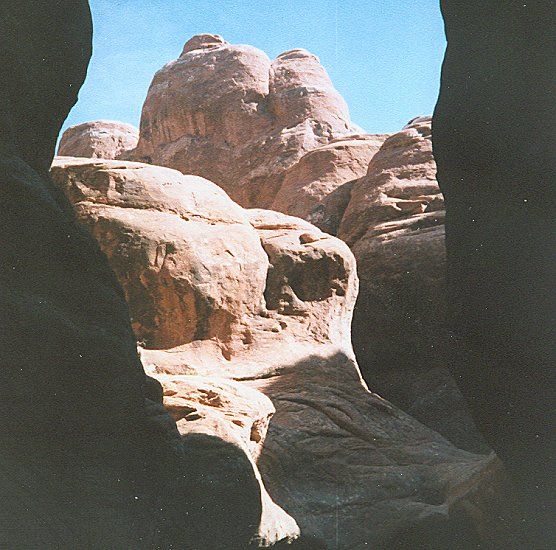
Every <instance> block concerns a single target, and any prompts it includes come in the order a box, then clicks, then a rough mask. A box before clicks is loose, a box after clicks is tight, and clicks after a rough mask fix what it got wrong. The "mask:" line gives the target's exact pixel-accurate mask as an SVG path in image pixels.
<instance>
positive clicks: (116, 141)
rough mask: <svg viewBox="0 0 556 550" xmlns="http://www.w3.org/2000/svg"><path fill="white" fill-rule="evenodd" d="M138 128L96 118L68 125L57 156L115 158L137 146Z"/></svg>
mask: <svg viewBox="0 0 556 550" xmlns="http://www.w3.org/2000/svg"><path fill="white" fill-rule="evenodd" d="M138 141H139V130H138V129H137V128H135V126H132V125H131V124H126V123H124V122H117V121H112V120H95V121H93V122H85V123H83V124H78V125H77V126H72V127H70V128H68V129H67V130H66V131H65V132H64V133H63V135H62V139H61V140H60V145H59V147H58V155H62V156H68V157H85V158H101V159H115V158H119V157H120V156H122V155H125V154H126V153H128V152H129V151H131V150H132V149H135V147H137V142H138Z"/></svg>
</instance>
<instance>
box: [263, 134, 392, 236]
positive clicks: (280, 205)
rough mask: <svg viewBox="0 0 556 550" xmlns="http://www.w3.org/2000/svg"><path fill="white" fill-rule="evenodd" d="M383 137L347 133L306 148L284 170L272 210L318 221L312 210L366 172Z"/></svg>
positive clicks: (384, 137)
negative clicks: (290, 165) (308, 148)
mask: <svg viewBox="0 0 556 550" xmlns="http://www.w3.org/2000/svg"><path fill="white" fill-rule="evenodd" d="M386 137H387V136H383V135H366V134H363V135H354V136H346V137H345V138H338V139H335V140H332V142H331V143H329V144H328V145H323V146H321V147H319V148H317V149H313V150H312V151H309V152H308V153H306V154H305V155H304V156H303V157H301V159H300V160H299V162H297V163H296V164H294V165H293V166H292V167H291V168H290V169H289V170H287V172H286V175H285V177H284V181H283V183H282V186H281V187H280V191H279V192H278V194H277V195H276V197H275V199H274V201H273V203H272V210H278V211H280V212H284V213H285V214H288V215H290V216H297V217H300V218H304V219H310V220H311V221H312V222H313V223H316V222H318V221H320V220H319V216H318V213H313V211H314V210H315V209H316V208H317V206H318V205H319V204H320V203H321V202H322V201H323V200H324V199H325V197H327V196H328V195H329V194H331V193H332V192H334V191H335V190H336V189H337V188H338V187H340V186H341V185H343V184H345V183H347V182H349V181H352V180H355V179H359V178H360V177H361V176H364V175H365V174H366V172H367V168H368V166H369V162H370V161H371V159H372V158H373V156H374V155H375V153H376V152H377V151H378V150H379V149H380V146H381V145H382V143H383V142H384V140H385V139H386ZM317 225H318V223H317Z"/></svg>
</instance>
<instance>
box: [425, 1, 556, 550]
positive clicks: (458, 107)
mask: <svg viewBox="0 0 556 550" xmlns="http://www.w3.org/2000/svg"><path fill="white" fill-rule="evenodd" d="M552 8H553V7H552V6H550V5H549V4H547V3H545V2H520V3H519V4H517V3H516V4H511V5H507V6H504V7H503V8H501V7H499V6H495V5H494V4H492V5H491V4H488V5H487V4H484V3H482V2H466V3H465V4H463V3H458V2H453V1H448V0H447V1H443V2H442V9H443V14H444V20H445V24H446V34H447V38H448V49H447V52H446V58H445V61H444V66H443V72H442V86H441V92H440V97H439V100H438V104H437V106H436V110H435V115H434V154H435V157H436V160H437V163H438V181H439V183H440V186H441V189H442V192H443V193H444V196H445V198H446V206H447V209H446V245H447V267H448V296H449V303H450V327H451V330H452V341H453V344H454V345H453V355H452V366H453V369H454V372H455V374H456V380H458V385H459V387H460V389H461V391H462V393H463V394H464V395H465V396H466V398H467V400H468V402H469V404H470V407H471V410H472V413H473V415H474V418H475V420H476V422H477V425H478V426H480V428H481V430H482V432H483V434H484V436H485V439H486V440H487V442H488V443H489V444H490V445H491V446H492V448H493V449H495V450H496V452H497V453H498V454H499V456H500V457H501V458H502V460H504V461H505V463H506V465H507V467H508V468H509V470H510V472H511V474H512V475H513V477H514V480H515V482H516V483H517V484H518V486H519V487H520V488H521V490H520V494H521V496H520V499H521V501H522V503H523V511H522V514H521V517H520V518H519V522H518V523H519V525H522V526H523V531H524V533H525V537H526V541H525V542H524V543H523V546H522V547H530V548H552V547H553V546H554V543H555V540H556V534H555V530H554V524H553V517H554V500H553V495H554V482H555V475H554V468H553V464H554V463H553V460H552V459H551V458H550V457H551V456H552V455H553V453H554V436H553V433H551V432H553V426H554V406H553V405H554V398H555V395H554V389H555V387H556V385H555V379H554V364H555V355H554V350H555V348H554V336H555V335H554V319H555V318H556V302H555V292H554V282H555V280H556V273H555V265H556V264H555V262H554V259H553V252H554V249H555V244H556V243H555V235H556V232H555V231H554V204H555V201H554V198H555V194H554V180H555V176H556V164H555V162H556V159H555V157H554V154H553V152H554V146H555V143H554V139H555V136H554V131H553V129H554V122H555V120H556V112H555V106H554V98H553V93H552V92H551V91H549V90H551V86H552V83H551V82H552V78H553V76H552V75H553V74H554V69H555V67H554V57H553V56H551V55H550V54H549V53H548V52H550V51H552V50H553V49H554V36H555V33H554V17H553V15H554V14H553V9H552ZM530 29H535V37H534V38H532V37H531V35H530ZM487 74H488V78H485V76H484V75H487ZM517 136H519V138H517Z"/></svg>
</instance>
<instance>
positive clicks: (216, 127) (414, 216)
mask: <svg viewBox="0 0 556 550" xmlns="http://www.w3.org/2000/svg"><path fill="white" fill-rule="evenodd" d="M246 136H247V137H246ZM387 138H388V136H386V135H368V134H357V133H354V125H353V124H351V123H350V122H349V114H348V111H347V107H346V106H345V103H344V102H343V100H342V99H341V98H340V96H339V95H338V93H337V92H336V91H335V90H334V89H333V88H332V84H331V82H330V80H329V78H328V76H327V75H326V73H325V72H324V69H323V68H322V67H321V66H320V64H319V63H318V60H317V59H316V58H315V57H314V56H311V55H310V54H308V53H307V52H301V51H297V50H296V51H294V52H288V53H286V54H283V55H281V56H279V57H278V58H277V59H276V60H274V61H273V62H271V61H270V60H269V59H268V58H267V57H266V55H265V54H264V53H263V52H260V51H259V50H256V49H255V48H252V47H249V46H234V45H230V44H228V43H226V42H225V41H224V40H223V39H222V38H221V37H218V36H213V35H202V36H197V37H194V38H192V39H191V40H190V41H189V42H188V43H187V44H186V46H185V48H184V51H183V54H182V56H181V57H180V58H179V59H178V60H177V61H174V62H171V63H169V64H168V65H166V66H165V67H164V68H163V69H161V70H160V71H159V72H158V73H157V74H156V76H155V78H154V80H153V83H152V85H151V89H150V91H149V94H148V97H147V100H146V102H145V105H144V108H143V116H142V123H141V138H140V142H139V145H138V148H137V150H136V151H134V152H133V153H132V154H131V156H132V157H133V158H136V159H143V160H147V161H148V162H154V163H155V164H161V165H164V166H170V167H173V168H177V169H179V170H180V171H182V172H184V173H193V174H200V175H202V176H204V177H206V178H208V179H210V180H212V181H214V182H216V183H217V184H218V185H219V186H221V187H222V188H224V189H225V190H226V191H227V192H228V193H229V194H230V196H231V198H232V199H234V200H236V201H238V202H239V203H241V204H242V205H244V206H248V207H265V208H272V209H273V210H277V211H281V212H283V213H285V214H288V215H295V216H299V217H301V218H304V219H306V220H309V221H311V222H312V223H314V224H315V225H317V226H318V227H320V228H321V229H322V230H324V231H327V232H329V233H331V234H333V235H338V236H340V238H342V239H344V240H345V241H346V242H347V243H348V244H349V245H350V246H351V247H352V249H353V251H354V252H355V254H356V257H357V259H358V261H359V264H360V265H359V273H360V277H361V282H362V291H361V295H360V298H359V301H358V307H357V310H356V313H355V320H354V340H355V347H356V352H357V355H358V357H359V359H360V363H361V365H362V367H363V370H364V375H365V377H366V378H367V380H369V381H370V382H371V383H372V385H373V387H375V388H376V389H377V391H379V392H380V393H382V394H384V395H386V396H387V397H388V398H390V399H392V400H394V401H395V402H396V403H397V404H398V405H399V406H401V407H402V408H403V409H404V410H406V411H408V412H410V413H411V414H413V415H415V416H417V417H418V418H419V419H420V420H422V421H423V422H425V423H427V424H428V425H430V426H432V427H433V428H434V429H437V430H440V431H441V432H442V433H443V434H444V435H446V436H448V437H450V438H451V439H452V440H453V441H454V442H456V443H457V444H460V445H464V446H465V447H466V448H469V449H472V450H479V449H482V450H486V446H485V445H484V444H483V442H482V441H481V440H480V437H479V436H478V434H477V432H476V430H475V429H474V428H473V425H472V422H471V421H470V420H469V417H468V414H467V412H466V405H465V404H464V402H463V399H462V397H461V395H460V393H459V391H458V390H457V388H456V386H455V384H454V382H453V380H452V377H451V375H450V374H449V372H448V370H447V366H446V361H447V358H446V345H445V340H446V338H447V333H446V329H445V323H444V321H445V317H444V314H445V302H444V295H443V292H444V265H445V264H444V249H443V239H444V233H443V199H442V196H441V194H440V191H439V189H438V185H437V183H436V179H435V171H436V167H435V164H434V160H433V158H432V152H431V140H430V119H429V118H427V117H420V118H417V119H415V120H414V121H412V123H411V124H410V125H409V126H408V127H407V128H406V129H404V130H403V131H402V132H399V133H397V134H396V135H394V136H390V137H389V139H387ZM385 140H386V143H384V142H385ZM383 143H384V146H383ZM379 150H380V153H378V155H377V152H378V151H379ZM375 155H377V156H376V158H375ZM390 222H391V224H390V225H388V226H387V227H386V228H383V227H382V226H381V224H384V223H390ZM392 224H393V225H392ZM402 225H403V228H402ZM379 226H380V227H379ZM375 227H376V231H375V232H373V231H374V228H375Z"/></svg>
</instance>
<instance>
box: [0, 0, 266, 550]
mask: <svg viewBox="0 0 556 550" xmlns="http://www.w3.org/2000/svg"><path fill="white" fill-rule="evenodd" d="M91 35H92V29H91V15H90V11H89V6H88V3H87V2H86V1H80V0H79V1H76V0H72V1H69V0H59V1H57V2H47V1H44V0H29V1H27V2H9V3H6V2H4V3H2V4H1V5H0V49H1V51H2V56H1V57H0V72H1V77H2V78H1V81H2V85H1V87H0V204H1V216H0V218H1V220H2V221H1V223H0V240H1V242H2V246H1V247H0V312H1V313H0V417H1V418H2V422H1V426H0V468H1V471H2V476H1V479H0V492H1V493H2V502H1V504H0V547H2V548H45V549H55V548H138V549H142V548H145V549H152V548H155V547H165V548H169V547H180V546H182V543H183V546H185V547H189V548H191V547H193V545H199V546H200V547H203V548H222V547H223V546H222V544H220V543H222V541H223V540H225V541H226V544H228V545H229V547H232V548H233V547H236V548H242V547H245V545H247V544H248V543H249V540H250V539H251V538H252V537H253V536H254V535H255V533H256V532H257V527H258V523H259V520H260V516H261V509H262V502H261V489H260V484H259V482H258V480H257V477H256V473H255V472H254V470H253V468H252V465H251V464H250V462H249V461H248V460H244V463H245V464H244V465H243V466H241V468H239V467H236V468H235V469H234V471H233V473H234V474H236V475H231V476H230V477H229V478H228V479H227V481H226V484H225V485H224V484H223V485H221V486H220V487H219V489H220V498H219V506H218V507H216V506H213V507H211V508H209V509H208V510H207V511H206V513H204V514H198V513H197V514H195V513H194V512H195V511H196V510H198V508H197V506H198V505H199V504H201V505H202V504H203V503H204V501H203V500H202V499H201V496H203V491H201V490H199V489H200V488H202V484H201V483H200V481H199V480H198V479H197V480H195V476H191V475H187V474H188V472H190V471H191V470H192V469H193V468H191V467H189V465H188V459H189V457H190V456H191V455H192V454H193V455H195V453H193V452H192V449H194V448H195V447H194V446H193V445H192V444H190V443H186V442H185V440H183V442H182V440H181V439H180V434H179V433H178V430H177V429H176V423H175V421H174V420H173V419H172V418H171V417H170V416H169V414H168V412H167V411H166V410H165V409H164V407H163V405H162V389H161V386H160V384H159V383H158V382H156V381H155V380H154V379H151V378H149V377H147V376H146V374H145V372H144V369H143V367H142V364H141V361H140V359H139V356H138V353H137V345H136V339H135V336H134V334H133V330H132V327H131V323H130V319H129V311H128V307H127V304H126V301H125V296H124V293H123V291H122V288H121V286H120V285H119V283H118V281H117V279H116V277H115V276H114V273H113V271H112V269H111V268H110V265H109V263H108V261H107V258H106V256H105V255H104V254H103V253H102V252H101V250H100V249H99V246H98V244H97V242H96V241H95V239H94V238H92V236H91V235H90V233H88V232H87V231H86V230H85V229H84V228H83V227H82V226H81V225H80V224H79V223H77V221H76V219H75V215H74V213H73V209H72V207H71V205H70V203H69V201H68V200H67V199H66V198H65V196H64V194H63V193H62V192H61V191H60V190H59V188H58V187H56V186H55V185H54V184H53V182H52V181H51V179H50V177H49V176H48V170H49V167H50V164H51V162H52V156H53V153H54V148H55V143H56V139H57V136H58V132H59V130H60V127H61V125H62V123H63V121H64V119H65V117H66V116H67V114H68V112H69V110H70V109H71V107H72V106H73V104H74V103H75V101H76V99H77V93H78V90H79V88H80V86H81V84H82V83H83V79H84V78H85V73H86V69H87V64H88V60H89V57H90V54H91ZM219 441H220V448H221V449H222V450H221V453H223V454H224V455H225V456H230V451H229V450H227V449H229V447H230V444H228V443H226V442H224V441H222V440H219ZM224 447H226V449H224ZM202 449H203V447H202V448H201V450H202ZM188 453H190V454H188ZM242 454H243V456H245V455H244V453H242ZM196 456H202V453H197V455H196ZM212 456H213V453H211V457H212ZM207 463H208V462H207V461H206V453H205V461H204V462H196V463H195V469H196V472H199V473H200V474H201V476H202V475H203V474H204V473H205V472H206V469H204V468H205V467H206V464H207ZM219 463H220V468H221V471H220V473H219V475H220V478H218V479H220V480H222V478H223V477H224V476H223V472H224V471H225V467H226V465H228V464H229V463H228V462H227V461H226V460H224V459H223V458H222V457H220V462H219ZM236 464H237V463H236ZM230 473H232V472H230ZM240 474H241V475H240ZM184 480H185V481H184ZM195 491H197V492H195ZM198 494H200V497H199V498H200V500H199V501H198V502H192V501H191V496H192V495H193V496H195V495H198ZM228 495H229V498H227V497H228ZM190 511H191V512H192V514H191V516H190V515H189V512H190ZM178 518H179V521H177V519H178ZM231 518H233V520H231ZM215 525H217V526H218V529H215ZM193 527H194V528H193ZM192 535H195V536H196V538H195V539H193V540H192V538H191V536H192ZM213 544H216V545H217V546H213Z"/></svg>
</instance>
